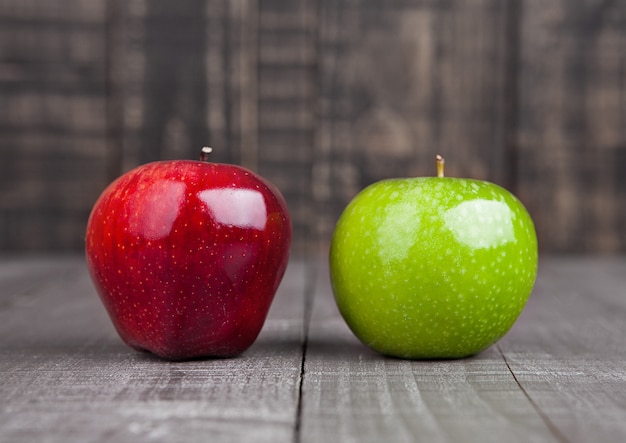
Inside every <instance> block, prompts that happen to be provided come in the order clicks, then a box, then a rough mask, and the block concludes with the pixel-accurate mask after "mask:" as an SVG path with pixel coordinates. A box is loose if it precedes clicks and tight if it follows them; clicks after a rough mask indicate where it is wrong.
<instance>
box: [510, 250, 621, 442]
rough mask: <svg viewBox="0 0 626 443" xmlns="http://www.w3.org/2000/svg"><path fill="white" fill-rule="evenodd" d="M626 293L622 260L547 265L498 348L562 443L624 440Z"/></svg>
mask: <svg viewBox="0 0 626 443" xmlns="http://www.w3.org/2000/svg"><path fill="white" fill-rule="evenodd" d="M625 288H626V260H625V259H624V258H613V259H606V258H605V259H600V258H559V259H543V260H541V261H540V268H539V278H538V281H537V285H536V288H535V291H534V293H533V295H532V297H531V300H530V302H529V304H528V306H527V308H526V310H525V311H524V312H523V313H522V316H521V317H520V319H519V321H518V323H517V324H516V326H514V328H513V329H512V330H511V332H510V333H509V335H507V336H506V337H505V338H504V339H503V340H502V341H501V342H500V344H499V347H500V349H501V350H502V352H503V353H504V356H505V357H506V360H507V364H508V365H509V367H510V368H511V370H512V372H513V374H515V378H516V380H517V381H518V382H519V383H520V385H521V387H522V389H524V392H526V394H527V395H528V396H529V397H530V399H531V400H532V402H533V404H534V405H535V406H536V407H537V408H538V409H539V410H540V411H541V414H542V415H543V416H544V417H546V420H547V421H548V422H549V423H550V426H551V427H552V428H553V429H556V430H557V432H558V434H559V435H560V436H561V437H562V438H561V440H562V441H569V442H588V441H595V442H616V441H624V438H626V346H624V337H626V322H624V318H626V289H625Z"/></svg>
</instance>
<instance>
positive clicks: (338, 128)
mask: <svg viewBox="0 0 626 443" xmlns="http://www.w3.org/2000/svg"><path fill="white" fill-rule="evenodd" d="M207 144H208V145H211V146H213V147H214V148H215V149H216V153H215V157H214V158H215V160H216V161H225V162H234V163H239V164H243V165H245V166H247V167H249V168H251V169H253V170H255V171H257V172H259V173H261V174H262V175H264V176H265V177H267V178H268V179H270V180H271V181H273V182H274V183H275V184H276V185H277V186H278V187H279V188H280V189H281V191H282V192H283V193H284V195H285V197H286V198H287V200H288V204H289V206H290V209H291V213H292V216H293V219H294V228H295V249H296V250H298V251H312V250H320V249H322V250H323V249H324V247H325V246H324V245H326V244H327V242H328V239H329V236H330V233H331V232H332V229H333V226H334V223H335V221H336V219H337V217H338V215H339V213H340V211H341V210H342V209H343V207H344V206H345V205H346V204H347V202H348V201H349V200H350V199H351V198H352V197H353V196H354V195H355V194H356V193H357V192H358V191H359V190H360V189H361V188H363V187H364V186H365V185H367V184H369V183H371V182H373V181H375V180H379V179H383V178H386V177H391V176H405V175H411V176H417V175H433V174H434V165H433V158H434V155H435V154H436V153H441V154H443V155H444V156H445V157H446V159H447V163H446V165H447V172H448V175H458V176H471V177H474V178H481V179H488V180H492V181H495V182H497V183H500V184H502V185H504V186H506V187H508V188H510V189H511V190H512V191H514V192H515V193H516V194H517V195H518V196H519V197H520V198H521V200H522V201H523V202H524V203H525V204H526V206H527V207H528V209H529V210H530V212H531V214H532V216H533V218H534V219H535V221H536V225H537V230H538V234H539V240H540V247H541V248H542V251H544V252H554V253H583V252H589V253H591V252H599V253H619V252H622V253H623V252H626V228H625V226H626V178H624V177H625V175H624V168H625V166H626V2H625V1H623V0H553V1H545V0H509V1H502V0H456V1H454V0H416V1H408V0H387V1H383V0H376V1H375V0H328V1H323V0H256V1H253V0H251V1H245V0H233V1H227V0H177V1H167V0H46V1H41V0H0V156H1V157H0V252H5V251H73V250H74V251H76V250H80V249H82V247H83V233H84V226H85V223H86V219H87V216H88V213H89V210H90V208H91V206H92V204H93V203H94V201H95V199H96V197H97V196H98V195H99V193H100V192H101V191H102V189H103V188H104V187H105V186H106V184H107V183H108V182H110V181H111V180H112V179H114V178H115V177H117V176H118V175H120V174H121V173H123V172H124V171H126V170H128V169H130V168H132V167H134V166H136V165H138V164H140V163H143V162H147V161H151V160H156V159H161V158H188V157H189V158H195V157H196V156H197V152H198V149H199V148H200V147H201V146H203V145H207Z"/></svg>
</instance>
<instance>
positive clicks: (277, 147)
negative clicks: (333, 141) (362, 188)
mask: <svg viewBox="0 0 626 443" xmlns="http://www.w3.org/2000/svg"><path fill="white" fill-rule="evenodd" d="M253 3H254V2H253ZM257 31H258V34H257V45H258V46H257V51H258V56H257V76H258V81H257V97H256V100H257V103H258V104H257V111H258V119H257V123H258V127H257V130H258V132H257V136H258V149H259V152H258V170H259V172H260V173H261V174H262V175H263V176H265V177H268V178H269V179H270V180H272V182H273V183H274V184H275V185H276V186H277V187H278V188H279V189H280V190H281V192H282V193H283V195H284V196H285V199H286V200H287V204H288V205H289V208H290V213H291V215H292V221H293V228H294V234H295V235H294V239H295V242H294V247H295V250H296V251H298V252H303V251H310V250H311V249H312V247H313V246H315V243H316V239H315V238H314V236H313V235H312V232H313V230H314V229H315V222H314V220H315V214H314V208H313V207H312V205H311V201H312V195H311V193H312V188H313V186H312V176H311V170H312V168H311V164H312V163H313V161H314V160H313V158H314V156H315V150H314V137H315V130H316V123H317V120H316V114H315V103H316V101H317V96H316V92H317V90H316V78H315V75H314V73H315V69H316V66H317V65H316V63H317V2H312V1H308V0H295V1H294V0H291V1H285V0H270V1H262V2H258V27H257Z"/></svg>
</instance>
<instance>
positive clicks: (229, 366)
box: [0, 257, 626, 443]
mask: <svg viewBox="0 0 626 443" xmlns="http://www.w3.org/2000/svg"><path fill="white" fill-rule="evenodd" d="M625 271H626V260H625V259H624V258H619V259H616V258H613V259H608V258H605V259H600V258H546V257H542V259H541V261H540V271H539V277H538V280H537V285H536V288H535V291H534V292H533V295H532V296H531V299H530V302H529V304H528V306H527V308H526V309H525V310H524V312H523V313H522V315H521V317H520V319H519V320H518V322H517V323H516V324H515V326H514V327H513V329H512V330H511V332H510V333H509V334H508V335H507V336H506V337H505V338H503V339H502V340H501V341H500V342H499V343H497V344H496V345H495V346H492V347H491V348H489V349H488V350H486V351H484V352H483V353H481V354H479V355H477V356H475V357H473V358H468V359H463V360H456V361H405V360H399V359H391V358H385V357H383V356H380V355H378V354H377V353H375V352H373V351H371V350H369V349H368V348H366V347H365V346H364V345H363V344H361V343H360V342H359V341H358V340H357V339H356V338H355V337H354V335H352V333H351V332H350V331H349V329H348V328H347V326H346V324H345V323H344V322H343V320H342V319H341V317H340V315H339V313H338V311H337V308H336V305H335V303H334V300H333V297H332V292H331V288H330V282H329V277H328V269H327V267H326V265H325V263H324V261H320V260H319V259H318V258H316V257H313V258H306V257H295V258H294V259H293V260H292V262H291V264H290V265H289V268H288V271H287V275H286V277H285V280H284V282H283V284H282V285H281V288H280V289H279V293H278V294H277V297H276V300H275V302H274V304H273V306H272V308H271V311H270V314H269V317H268V320H267V322H266V324H265V326H264V328H263V331H262V332H261V335H260V336H259V338H258V340H257V342H256V343H255V344H254V345H253V346H252V347H251V348H250V349H249V350H248V351H247V352H245V353H244V354H243V355H242V356H240V357H238V358H234V359H223V360H196V361H190V362H176V363H171V362H165V361H162V360H159V359H157V358H153V357H150V356H149V355H148V354H142V353H137V352H135V351H133V350H131V349H129V348H127V347H126V346H125V345H124V344H123V343H122V342H121V341H120V339H119V338H118V336H117V335H116V333H115V331H114V330H113V328H112V326H111V323H110V321H109V319H108V318H107V316H106V314H105V312H104V309H103V308H102V306H101V304H100V302H99V301H98V299H97V296H96V294H95V292H94V289H93V287H92V285H91V283H90V281H89V279H88V276H87V274H86V271H85V267H84V262H83V259H82V258H80V257H39V258H36V257H32V258H24V257H22V258H17V257H15V258H13V257H3V258H0V337H1V339H0V441H1V442H5V441H6V442H12V443H14V442H17V443H20V442H31V441H47V442H57V441H58V442H61V441H63V442H65V441H88V442H105V441H120V442H126V441H128V442H130V441H137V440H154V441H172V440H184V441H191V442H194V441H206V439H207V438H209V437H210V439H211V441H215V442H231V441H232V442H235V441H237V442H238V441H268V442H269V441H275V442H317V441H342V442H343V441H346V442H351V441H359V442H360V441H366V442H367V441H372V442H378V441H387V440H389V441H394V442H396V441H397V442H403V441H407V442H412V441H422V440H424V441H435V442H438V441H441V442H474V441H476V442H492V441H493V442H501V441H513V442H516V441H519V442H529V441H530V442H559V443H562V442H572V443H576V442H581V443H582V442H588V441H594V442H598V443H605V442H606V443H613V442H616V441H623V440H624V438H626V397H625V396H626V369H625V368H626V348H625V347H624V345H623V338H624V336H626V335H625V334H626V330H625V323H624V321H623V318H624V315H625V314H626V312H625V311H626V297H625V296H624V294H625V293H624V287H626V281H625V278H626V277H625V276H626V272H625Z"/></svg>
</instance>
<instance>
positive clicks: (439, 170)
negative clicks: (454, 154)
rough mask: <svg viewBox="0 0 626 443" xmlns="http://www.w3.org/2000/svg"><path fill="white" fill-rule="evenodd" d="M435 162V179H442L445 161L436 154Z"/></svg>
mask: <svg viewBox="0 0 626 443" xmlns="http://www.w3.org/2000/svg"><path fill="white" fill-rule="evenodd" d="M435 160H436V161H437V177H443V167H444V165H445V163H446V161H445V160H444V159H443V157H442V156H441V155H439V154H437V157H435Z"/></svg>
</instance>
